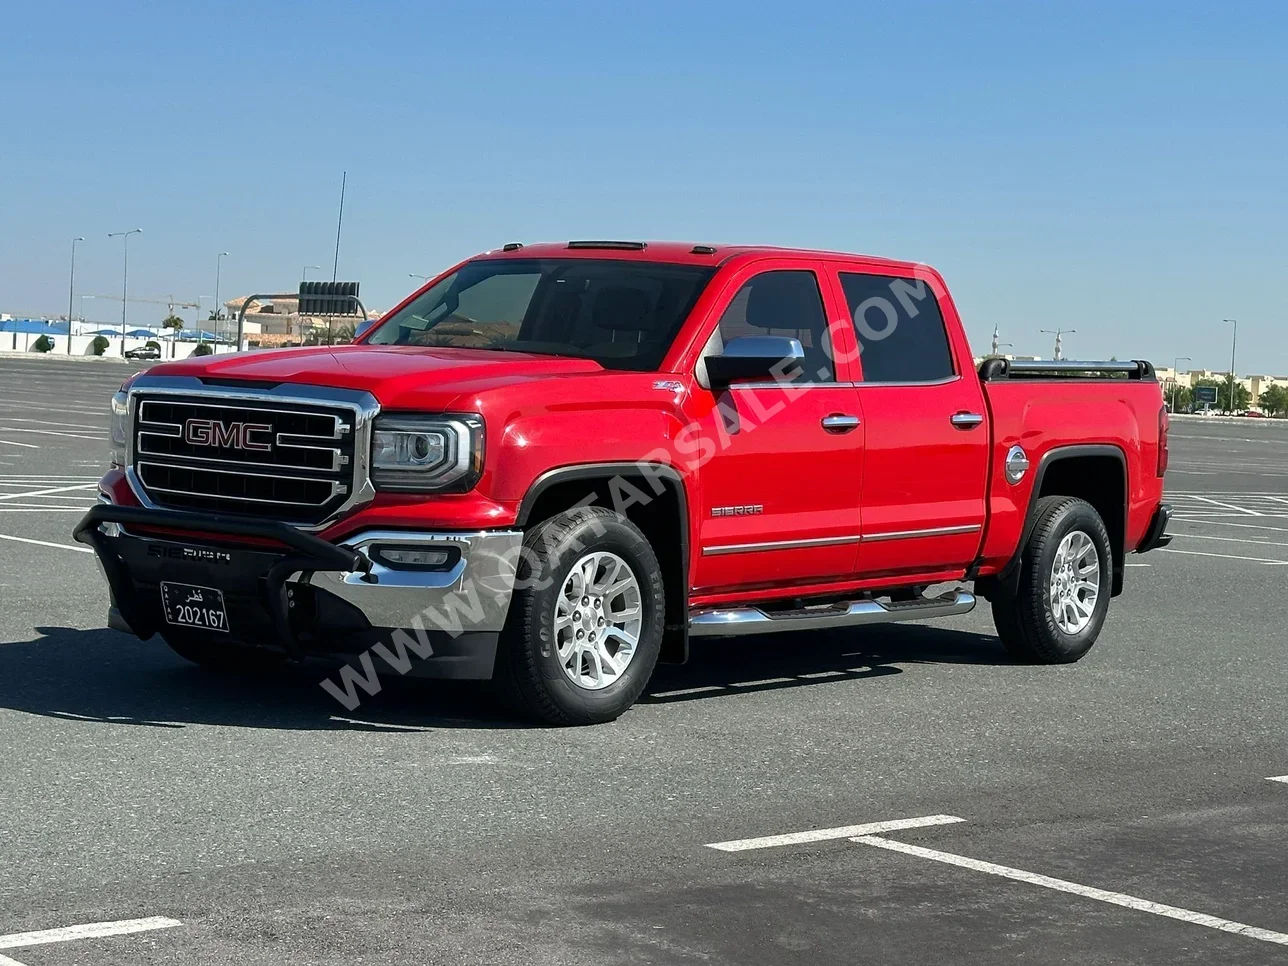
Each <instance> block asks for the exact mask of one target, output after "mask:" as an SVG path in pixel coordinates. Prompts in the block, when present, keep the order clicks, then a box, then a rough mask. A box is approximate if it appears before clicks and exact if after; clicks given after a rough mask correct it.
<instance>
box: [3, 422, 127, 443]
mask: <svg viewBox="0 0 1288 966" xmlns="http://www.w3.org/2000/svg"><path fill="white" fill-rule="evenodd" d="M0 433H35V434H36V435H38V436H65V437H67V438H68V439H91V440H94V441H95V442H98V441H99V440H101V439H106V438H107V433H106V432H104V433H103V434H101V435H99V436H86V435H85V434H84V433H62V432H58V431H56V430H52V429H20V428H19V427H17V426H0Z"/></svg>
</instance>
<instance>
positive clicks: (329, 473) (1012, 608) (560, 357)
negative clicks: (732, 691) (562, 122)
mask: <svg viewBox="0 0 1288 966" xmlns="http://www.w3.org/2000/svg"><path fill="white" fill-rule="evenodd" d="M111 437H112V456H111V468H110V470H109V471H108V473H107V474H106V476H104V478H103V480H102V483H101V485H100V497H99V503H98V505H96V506H95V507H93V508H92V509H91V510H90V511H89V513H88V514H87V515H86V516H85V518H84V519H83V520H82V521H81V523H80V524H79V525H78V527H77V529H76V536H77V538H78V539H79V540H81V541H83V542H85V543H88V544H90V545H91V546H92V547H93V548H94V550H95V551H96V553H97V555H98V559H99V560H100V562H101V563H102V566H103V570H104V572H105V575H106V577H107V580H108V583H109V585H110V589H111V606H110V609H109V614H108V616H109V623H110V625H111V626H112V627H115V628H117V629H119V630H124V631H128V632H130V633H133V634H136V635H138V636H139V637H141V638H145V639H146V638H149V637H151V636H152V635H154V634H159V635H160V636H161V638H162V639H164V640H165V642H166V643H167V644H168V645H169V646H170V647H172V648H173V649H174V650H175V651H177V652H178V653H179V654H181V655H182V656H184V657H185V658H188V659H190V660H192V661H195V662H198V663H200V664H203V665H208V666H220V667H250V666H256V665H262V664H265V663H272V662H274V661H277V660H282V659H286V658H295V659H299V658H302V657H306V656H310V655H327V656H330V657H332V658H335V657H337V656H338V657H340V658H341V659H342V660H344V661H346V662H348V663H349V665H350V670H355V669H357V668H361V669H362V670H361V674H360V675H359V677H360V678H361V681H360V683H361V684H362V686H363V687H364V688H365V689H366V690H368V692H369V693H370V691H371V689H372V686H374V685H375V682H374V681H373V680H372V678H373V677H374V676H375V675H376V673H377V670H376V667H375V666H374V665H373V663H372V660H373V659H372V656H371V655H372V653H374V654H376V655H377V656H379V657H380V658H381V660H382V662H383V663H382V664H381V665H380V668H379V671H380V673H393V672H394V671H395V670H397V671H402V672H407V671H409V670H410V671H411V672H412V673H415V674H420V675H426V676H437V677H449V678H458V679H465V678H476V679H478V678H492V679H494V680H495V681H496V683H497V685H498V686H499V687H500V689H501V690H502V692H503V693H504V694H506V695H507V696H508V697H509V698H510V699H511V700H512V701H513V702H514V703H515V704H516V705H517V707H518V708H519V709H520V710H522V711H524V712H526V713H527V714H529V715H532V716H535V717H537V718H540V719H543V720H545V721H549V722H553V723H559V724H573V723H592V722H602V721H608V720H611V719H613V718H615V717H617V716H618V715H620V714H621V713H622V712H623V711H625V710H626V709H627V708H629V707H630V706H631V704H632V703H633V702H634V701H635V700H636V699H637V698H638V697H639V695H640V693H641V691H642V690H643V689H644V688H645V686H646V685H647V683H648V680H649V677H650V675H651V674H652V673H653V670H654V667H655V665H656V664H657V662H658V661H659V660H661V661H683V660H684V659H685V658H686V657H687V654H688V649H689V646H690V642H691V640H692V639H694V638H700V637H705V636H730V635H742V634H764V633H770V632H782V631H800V630H804V629H807V628H838V627H850V626H858V625H865V624H877V623H883V622H891V621H909V620H921V619H924V618H932V617H945V616H950V615H955V614H964V613H966V612H967V611H969V610H971V609H972V608H973V607H974V606H975V602H976V596H979V597H983V598H984V599H986V600H988V601H990V602H991V605H992V611H993V618H994V621H995V624H996V627H997V631H998V634H999V636H1000V638H1001V640H1002V642H1003V643H1004V644H1005V646H1006V648H1007V649H1008V650H1009V651H1010V653H1011V654H1012V655H1014V656H1015V658H1016V659H1018V660H1022V661H1031V662H1040V663H1060V662H1070V661H1076V660H1078V659H1079V658H1080V657H1082V655H1083V654H1085V653H1086V652H1087V650H1088V649H1089V648H1090V647H1091V646H1092V644H1093V643H1094V642H1095V640H1096V638H1097V636H1098V635H1099V634H1100V631H1101V628H1102V626H1103V625H1104V621H1105V616H1106V612H1107V610H1108V607H1109V601H1110V599H1111V598H1112V597H1114V596H1116V595H1118V594H1120V593H1121V592H1122V590H1123V577H1124V564H1123V561H1124V558H1125V557H1126V555H1127V554H1129V553H1133V552H1135V553H1143V552H1145V551H1147V550H1150V549H1152V548H1154V547H1158V546H1161V545H1162V544H1164V543H1166V542H1167V541H1168V539H1169V537H1168V535H1167V533H1166V529H1167V523H1168V519H1169V516H1170V513H1171V511H1170V508H1169V507H1168V505H1167V504H1165V503H1163V502H1162V496H1163V474H1164V471H1165V470H1166V468H1167V415H1166V411H1165V409H1164V407H1163V400H1162V397H1161V393H1160V390H1159V386H1158V384H1157V381H1156V380H1155V377H1154V372H1153V369H1152V367H1151V366H1150V365H1149V363H1147V362H1127V363H1119V362H1095V363H1042V362H1038V363H1032V362H1030V363H1022V362H1008V361H1006V360H1001V359H990V360H987V361H985V362H984V363H983V365H982V366H980V368H979V369H978V371H977V370H976V368H975V366H974V363H973V361H972V356H971V350H970V347H969V345H968V344H967V340H966V334H965V331H964V330H963V327H962V323H961V320H960V318H959V317H958V313H957V310H956V308H955V307H954V305H953V300H952V298H951V297H950V295H949V293H948V289H947V287H946V286H945V284H944V282H943V280H942V278H941V277H940V276H939V274H938V273H937V272H935V271H934V270H933V269H930V268H928V267H927V266H924V265H919V264H913V263H908V262H899V261H890V260H886V259H880V258H873V257H869V256H861V255H846V254H838V253H833V252H820V251H804V250H789V249H778V248H757V247H736V246H728V247H725V246H711V245H690V244H676V243H643V242H593V241H587V242H569V243H558V244H541V245H518V244H510V245H506V246H504V247H503V248H501V249H498V250H496V251H490V252H486V253H484V254H482V255H479V256H477V257H474V258H470V259H468V260H467V261H464V262H462V263H461V264H459V265H456V266H455V267H453V268H451V269H449V270H448V271H446V272H444V273H443V274H442V275H440V276H439V277H437V278H435V279H433V280H432V281H431V282H429V283H428V284H427V285H425V286H424V287H423V288H421V289H420V290H419V291H417V292H415V293H413V294H412V295H411V296H409V297H408V298H407V299H406V300H405V301H404V302H403V303H402V304H400V305H399V306H398V307H397V308H395V309H394V310H392V311H391V312H389V313H388V314H387V315H386V316H384V317H383V318H382V319H381V320H379V321H378V322H377V323H375V324H374V325H372V326H371V327H369V328H367V329H366V330H365V331H362V332H360V334H359V335H358V337H357V338H356V339H355V341H354V344H352V345H343V346H329V347H317V348H298V349H286V350H280V351H260V352H243V353H240V354H235V355H230V356H212V357H207V358H204V359H200V360H196V359H193V360H184V361H176V362H171V363H166V364H162V365H158V366H155V367H153V368H151V369H148V370H146V371H145V372H142V373H139V374H135V375H133V376H131V377H130V378H129V379H128V380H127V381H126V382H125V384H124V385H123V386H122V387H121V389H120V391H119V392H118V393H117V394H116V395H115V396H114V397H113V399H112V432H111ZM945 586H946V587H947V588H948V589H944V587H945ZM730 653H736V652H730ZM386 665H387V666H386ZM352 680H357V678H355V679H352ZM350 690H351V691H352V688H351V689H350ZM353 693H356V692H353Z"/></svg>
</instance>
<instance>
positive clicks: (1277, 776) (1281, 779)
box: [1266, 775, 1288, 785]
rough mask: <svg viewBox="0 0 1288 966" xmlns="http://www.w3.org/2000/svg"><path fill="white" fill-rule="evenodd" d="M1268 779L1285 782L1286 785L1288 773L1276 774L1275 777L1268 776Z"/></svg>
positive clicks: (1287, 783)
mask: <svg viewBox="0 0 1288 966" xmlns="http://www.w3.org/2000/svg"><path fill="white" fill-rule="evenodd" d="M1266 781H1268V782H1283V783H1284V784H1285V785H1288V775H1276V776H1275V777H1274V778H1267V779H1266Z"/></svg>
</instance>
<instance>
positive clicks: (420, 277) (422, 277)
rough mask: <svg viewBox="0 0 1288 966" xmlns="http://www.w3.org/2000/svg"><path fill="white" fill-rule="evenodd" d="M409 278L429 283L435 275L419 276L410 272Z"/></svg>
mask: <svg viewBox="0 0 1288 966" xmlns="http://www.w3.org/2000/svg"><path fill="white" fill-rule="evenodd" d="M407 277H408V278H418V279H420V280H421V281H422V282H428V281H429V280H430V279H431V278H433V277H434V276H433V275H417V274H416V273H415V272H408V273H407Z"/></svg>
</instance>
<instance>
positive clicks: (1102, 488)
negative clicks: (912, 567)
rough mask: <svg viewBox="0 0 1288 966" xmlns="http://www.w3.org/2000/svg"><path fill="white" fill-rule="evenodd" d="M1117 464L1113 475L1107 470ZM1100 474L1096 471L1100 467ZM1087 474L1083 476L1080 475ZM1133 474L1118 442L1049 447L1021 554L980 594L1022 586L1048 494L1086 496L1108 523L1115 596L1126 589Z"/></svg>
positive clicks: (988, 580) (1031, 502)
mask: <svg viewBox="0 0 1288 966" xmlns="http://www.w3.org/2000/svg"><path fill="white" fill-rule="evenodd" d="M1110 467H1112V471H1111V472H1110V473H1109V474H1105V470H1107V469H1109V468H1110ZM1098 471H1099V472H1100V474H1101V475H1100V476H1096V475H1095V474H1096V473H1097V472H1098ZM1080 474H1081V477H1080ZM1130 487H1131V479H1130V475H1129V472H1128V461H1127V454H1126V453H1125V452H1124V451H1123V449H1122V447H1120V446H1116V445H1114V444H1112V443H1078V444H1074V445H1071V446H1057V447H1054V448H1052V449H1049V450H1047V451H1046V452H1045V453H1043V454H1042V457H1041V458H1040V459H1039V460H1038V466H1037V470H1036V471H1035V472H1034V474H1033V486H1032V488H1031V489H1030V490H1029V499H1028V505H1027V506H1026V507H1025V511H1024V528H1023V530H1022V531H1021V532H1020V541H1019V544H1018V545H1017V546H1016V548H1015V553H1014V555H1013V556H1012V557H1011V559H1010V560H1009V561H1008V562H1007V564H1006V566H1005V567H1003V568H1002V569H1001V570H1000V571H999V572H998V573H997V575H996V576H993V577H988V578H984V580H982V581H981V585H980V586H979V588H978V589H979V592H980V596H982V597H986V598H991V597H992V596H993V594H994V593H996V592H998V591H1001V592H1002V593H1010V594H1014V593H1016V592H1017V591H1018V584H1019V577H1020V560H1021V558H1022V557H1023V554H1024V548H1025V546H1026V545H1027V544H1028V542H1029V537H1030V536H1031V535H1032V533H1033V527H1034V524H1035V523H1036V522H1037V505H1038V501H1039V500H1041V499H1042V498H1043V497H1046V496H1072V497H1077V498H1079V499H1083V500H1086V501H1087V502H1088V503H1090V504H1091V505H1092V506H1093V507H1095V508H1096V512H1097V513H1099V514H1100V518H1101V519H1102V520H1103V521H1104V523H1105V529H1106V530H1108V531H1109V543H1110V548H1111V550H1112V552H1113V583H1112V592H1111V596H1113V597H1117V596H1118V595H1119V594H1121V593H1122V591H1123V563H1124V561H1125V559H1126V555H1127V513H1128V508H1129V506H1130V493H1131V490H1130Z"/></svg>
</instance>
